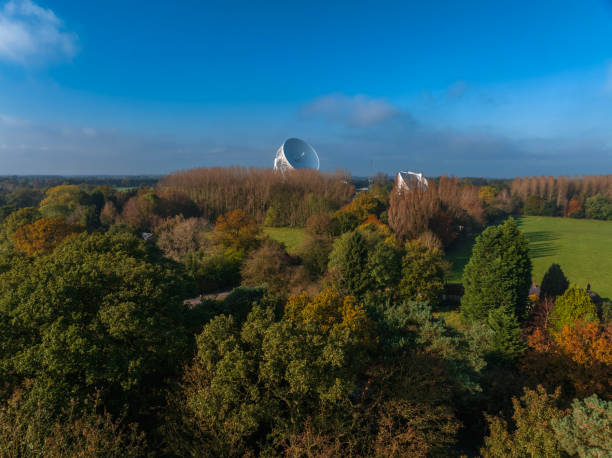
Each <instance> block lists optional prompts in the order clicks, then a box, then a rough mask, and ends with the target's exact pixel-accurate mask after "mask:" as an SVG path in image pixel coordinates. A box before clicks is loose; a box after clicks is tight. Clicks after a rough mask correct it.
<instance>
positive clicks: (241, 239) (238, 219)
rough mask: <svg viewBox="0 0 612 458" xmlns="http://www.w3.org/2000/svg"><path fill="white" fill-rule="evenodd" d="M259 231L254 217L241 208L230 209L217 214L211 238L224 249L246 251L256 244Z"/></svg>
mask: <svg viewBox="0 0 612 458" xmlns="http://www.w3.org/2000/svg"><path fill="white" fill-rule="evenodd" d="M260 231H261V229H260V227H259V226H258V225H257V222H256V221H255V218H253V217H252V216H249V215H247V214H246V213H245V212H244V211H242V210H232V211H231V212H229V213H226V214H225V215H221V216H219V218H218V219H217V224H216V225H215V230H214V231H213V233H212V238H213V241H214V242H215V243H216V244H218V245H220V246H221V247H223V248H225V249H233V250H236V251H238V250H244V251H248V250H250V249H251V248H254V247H255V246H257V243H258V239H257V237H258V236H259V233H260Z"/></svg>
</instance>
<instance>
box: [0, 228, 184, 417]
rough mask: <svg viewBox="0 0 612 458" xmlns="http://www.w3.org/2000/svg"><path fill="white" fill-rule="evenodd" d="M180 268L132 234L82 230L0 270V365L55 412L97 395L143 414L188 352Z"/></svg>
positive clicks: (31, 397)
mask: <svg viewBox="0 0 612 458" xmlns="http://www.w3.org/2000/svg"><path fill="white" fill-rule="evenodd" d="M192 295H194V291H193V289H192V287H191V283H190V282H188V281H187V280H186V276H185V275H184V274H183V273H182V270H181V268H180V265H178V264H177V263H175V262H174V261H170V260H168V259H166V258H164V257H163V256H162V255H161V253H160V252H159V251H158V250H157V249H155V248H153V247H151V246H148V245H146V244H145V243H144V242H143V241H142V240H139V239H138V238H136V237H134V236H132V235H130V234H126V233H119V234H116V235H101V234H94V235H89V236H88V235H85V234H83V235H79V236H75V237H72V238H70V239H67V240H66V241H65V242H64V243H62V244H61V245H59V246H58V247H57V248H56V249H55V250H54V251H53V253H51V254H50V255H48V256H39V257H37V258H35V259H34V260H33V261H31V262H26V261H20V262H15V263H14V264H13V266H12V268H11V269H10V270H9V271H7V272H5V273H4V274H2V275H0V331H1V332H2V336H3V339H2V342H1V343H0V370H2V372H3V373H2V374H0V375H3V376H4V378H3V379H4V380H5V381H6V380H12V381H14V383H20V382H22V381H24V380H26V379H27V380H28V381H29V382H28V384H29V385H30V390H29V391H28V400H27V402H28V403H29V404H30V405H31V406H39V408H44V409H46V410H48V411H49V412H58V411H59V410H61V409H62V408H64V407H65V406H67V405H68V403H69V401H70V400H74V401H76V402H77V403H79V402H81V401H83V400H84V399H86V398H88V397H90V396H93V395H94V394H96V393H99V394H100V396H101V399H102V401H103V402H104V407H105V408H107V409H108V410H109V411H110V412H111V413H113V414H116V413H119V412H120V411H121V410H122V409H123V406H124V405H125V404H129V407H130V408H129V410H130V412H129V413H130V415H137V416H140V415H147V414H148V412H150V411H151V409H155V406H156V405H159V402H161V390H162V389H163V388H164V387H165V386H166V382H167V380H168V379H169V378H170V377H173V376H176V375H177V374H178V373H179V372H180V370H181V367H182V362H183V361H185V359H186V358H189V357H190V354H191V349H192V341H191V337H190V335H189V333H188V332H187V328H186V323H185V321H186V316H187V315H186V308H185V306H184V305H183V300H184V299H185V298H186V297H192Z"/></svg>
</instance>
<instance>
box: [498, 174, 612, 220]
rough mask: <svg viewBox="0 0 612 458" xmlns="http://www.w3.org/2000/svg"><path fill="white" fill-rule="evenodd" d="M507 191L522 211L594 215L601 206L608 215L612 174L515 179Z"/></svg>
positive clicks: (574, 215) (546, 213)
mask: <svg viewBox="0 0 612 458" xmlns="http://www.w3.org/2000/svg"><path fill="white" fill-rule="evenodd" d="M510 193H511V195H512V196H513V198H514V199H518V200H519V201H520V204H521V206H522V207H523V212H524V213H525V214H545V215H547V216H573V217H584V216H587V217H597V216H598V211H599V210H601V208H599V207H603V211H604V213H606V211H610V216H611V217H612V175H583V176H581V177H577V176H576V177H569V176H560V177H556V178H555V177H552V176H539V177H526V178H515V179H514V180H513V181H512V184H511V187H510ZM595 207H597V208H595ZM606 207H609V208H606ZM585 210H586V213H587V214H586V215H585ZM589 213H591V214H589ZM598 219H608V218H598Z"/></svg>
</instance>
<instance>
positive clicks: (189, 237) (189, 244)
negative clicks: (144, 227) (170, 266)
mask: <svg viewBox="0 0 612 458" xmlns="http://www.w3.org/2000/svg"><path fill="white" fill-rule="evenodd" d="M208 230H209V229H208V222H207V221H206V220H204V219H203V218H185V217H183V215H178V216H175V217H172V218H166V219H164V220H163V221H161V222H160V223H159V224H158V225H157V226H156V227H155V229H154V231H155V232H154V233H155V236H156V243H157V246H158V247H159V248H160V249H161V250H162V251H163V252H164V254H165V255H166V256H168V257H170V258H172V259H174V260H175V261H179V260H182V259H183V258H184V257H185V255H186V254H187V253H189V252H195V251H198V250H202V249H204V248H206V247H207V245H208V237H207V231H208Z"/></svg>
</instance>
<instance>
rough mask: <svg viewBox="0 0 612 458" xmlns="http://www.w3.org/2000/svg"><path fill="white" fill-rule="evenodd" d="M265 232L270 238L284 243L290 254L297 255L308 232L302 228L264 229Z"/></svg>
mask: <svg viewBox="0 0 612 458" xmlns="http://www.w3.org/2000/svg"><path fill="white" fill-rule="evenodd" d="M263 231H264V234H266V235H267V236H268V237H270V238H272V239H274V240H278V241H279V242H282V243H284V244H285V248H286V249H287V252H288V253H289V254H297V252H298V250H299V248H300V245H302V242H303V241H304V239H305V238H306V231H305V230H304V228H301V227H264V230H263Z"/></svg>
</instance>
